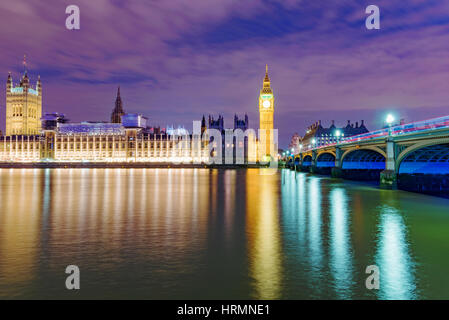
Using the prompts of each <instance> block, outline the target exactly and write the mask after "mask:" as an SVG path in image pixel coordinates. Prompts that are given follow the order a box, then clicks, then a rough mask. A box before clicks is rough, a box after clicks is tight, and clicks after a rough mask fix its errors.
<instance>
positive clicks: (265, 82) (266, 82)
mask: <svg viewBox="0 0 449 320" xmlns="http://www.w3.org/2000/svg"><path fill="white" fill-rule="evenodd" d="M261 93H273V91H272V90H271V83H270V77H269V76H268V64H266V65H265V78H264V79H263V88H262V90H261Z"/></svg>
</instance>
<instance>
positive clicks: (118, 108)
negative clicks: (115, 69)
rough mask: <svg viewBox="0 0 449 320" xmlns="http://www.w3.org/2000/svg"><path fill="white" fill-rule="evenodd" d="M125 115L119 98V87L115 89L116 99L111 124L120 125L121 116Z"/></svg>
mask: <svg viewBox="0 0 449 320" xmlns="http://www.w3.org/2000/svg"><path fill="white" fill-rule="evenodd" d="M124 114H125V111H124V110H123V102H122V98H121V97H120V87H118V89H117V98H116V99H115V107H114V110H112V114H111V122H112V123H122V116H123V115H124Z"/></svg>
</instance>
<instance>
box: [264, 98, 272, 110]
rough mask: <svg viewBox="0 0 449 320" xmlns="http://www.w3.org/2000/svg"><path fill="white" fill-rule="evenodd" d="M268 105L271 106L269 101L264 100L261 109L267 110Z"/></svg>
mask: <svg viewBox="0 0 449 320" xmlns="http://www.w3.org/2000/svg"><path fill="white" fill-rule="evenodd" d="M270 105H271V103H270V101H269V100H265V101H264V102H263V107H264V108H267V109H268V108H269V107H270Z"/></svg>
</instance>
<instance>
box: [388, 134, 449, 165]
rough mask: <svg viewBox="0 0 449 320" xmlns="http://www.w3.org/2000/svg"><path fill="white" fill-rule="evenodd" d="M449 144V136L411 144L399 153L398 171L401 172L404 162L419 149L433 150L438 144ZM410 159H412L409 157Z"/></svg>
mask: <svg viewBox="0 0 449 320" xmlns="http://www.w3.org/2000/svg"><path fill="white" fill-rule="evenodd" d="M447 144H449V138H442V139H436V140H432V141H423V142H418V143H416V144H414V145H412V146H409V147H408V148H406V149H404V150H402V152H400V153H399V155H398V156H397V158H396V166H395V167H396V172H397V173H399V169H400V167H401V164H402V162H403V161H404V160H405V159H406V158H407V157H408V156H410V155H412V154H413V153H415V152H417V151H419V150H421V149H422V150H424V149H426V150H428V151H430V152H431V151H432V147H434V146H438V145H447ZM409 160H410V159H409Z"/></svg>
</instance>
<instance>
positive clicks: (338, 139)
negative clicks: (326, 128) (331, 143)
mask: <svg viewBox="0 0 449 320" xmlns="http://www.w3.org/2000/svg"><path fill="white" fill-rule="evenodd" d="M335 136H336V137H337V143H339V142H340V136H341V131H340V130H337V131H335Z"/></svg>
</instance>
